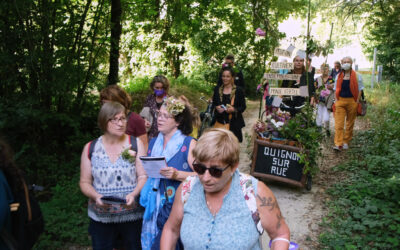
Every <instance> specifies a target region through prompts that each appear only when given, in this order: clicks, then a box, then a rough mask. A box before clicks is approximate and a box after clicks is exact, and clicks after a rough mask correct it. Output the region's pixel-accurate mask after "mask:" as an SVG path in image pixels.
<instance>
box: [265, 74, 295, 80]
mask: <svg viewBox="0 0 400 250" xmlns="http://www.w3.org/2000/svg"><path fill="white" fill-rule="evenodd" d="M300 77H301V74H284V75H281V74H276V73H265V74H264V78H265V79H272V80H292V81H297V80H299V81H300Z"/></svg>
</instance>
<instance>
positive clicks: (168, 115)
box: [156, 111, 174, 120]
mask: <svg viewBox="0 0 400 250" xmlns="http://www.w3.org/2000/svg"><path fill="white" fill-rule="evenodd" d="M156 117H157V119H158V118H162V119H165V120H167V119H168V118H173V117H174V116H172V115H171V114H168V113H161V112H160V111H157V112H156Z"/></svg>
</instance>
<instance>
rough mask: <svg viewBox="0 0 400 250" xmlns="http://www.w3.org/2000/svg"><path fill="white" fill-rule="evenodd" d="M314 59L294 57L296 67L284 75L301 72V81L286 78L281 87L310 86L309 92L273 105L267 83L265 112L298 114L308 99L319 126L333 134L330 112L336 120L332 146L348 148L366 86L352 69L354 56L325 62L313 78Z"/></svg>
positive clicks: (289, 97)
mask: <svg viewBox="0 0 400 250" xmlns="http://www.w3.org/2000/svg"><path fill="white" fill-rule="evenodd" d="M311 61H312V60H311V59H307V68H308V70H306V66H305V59H304V58H302V57H301V56H300V55H296V56H295V57H294V58H293V66H294V68H293V70H291V71H289V72H285V74H300V75H301V77H300V79H299V80H296V81H295V80H283V81H282V83H281V84H280V87H282V88H302V87H303V86H304V87H306V88H307V91H306V92H308V93H307V95H305V96H303V95H301V96H282V104H283V105H281V106H280V107H275V106H273V104H272V100H273V97H271V96H270V94H269V88H270V84H269V82H268V81H265V82H264V86H263V87H264V99H265V105H266V106H265V109H266V113H267V114H270V113H272V112H274V111H276V110H277V109H278V108H280V109H281V110H283V111H288V112H290V115H291V116H295V115H296V114H297V113H299V112H300V111H301V108H302V107H303V106H304V104H305V102H306V100H307V99H308V101H309V103H310V105H312V106H314V107H315V111H316V120H315V122H316V125H317V126H318V127H320V128H321V131H322V130H325V131H326V133H327V135H330V130H329V126H330V124H329V120H330V115H331V112H333V114H334V115H333V117H334V120H335V126H334V127H335V137H334V145H333V149H334V150H337V151H341V150H343V149H348V148H349V143H350V141H351V139H352V136H353V127H354V122H355V119H356V117H357V114H358V113H361V104H360V102H361V96H362V92H363V89H364V85H363V80H362V77H361V75H360V74H357V72H356V71H355V70H353V69H352V64H353V60H352V58H351V57H348V56H346V57H344V58H343V59H342V60H341V62H339V61H336V62H335V63H334V67H333V68H332V69H330V67H329V65H328V64H326V63H323V64H322V65H321V66H320V73H321V75H320V76H318V77H316V78H314V75H315V72H316V69H315V68H314V67H313V66H312V65H311Z"/></svg>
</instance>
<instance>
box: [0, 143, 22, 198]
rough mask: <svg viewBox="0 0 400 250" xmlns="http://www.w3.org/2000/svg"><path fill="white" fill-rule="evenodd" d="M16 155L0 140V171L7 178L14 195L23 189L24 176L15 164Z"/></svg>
mask: <svg viewBox="0 0 400 250" xmlns="http://www.w3.org/2000/svg"><path fill="white" fill-rule="evenodd" d="M13 157H14V153H13V151H12V149H11V147H10V146H9V145H8V144H7V143H6V142H5V141H4V140H3V139H1V138H0V169H1V170H3V173H4V175H5V176H6V179H7V182H8V185H9V186H10V187H11V190H12V191H13V193H18V191H19V190H22V189H23V184H22V180H23V174H22V171H21V170H20V169H19V168H18V167H17V165H16V164H15V162H14V159H13Z"/></svg>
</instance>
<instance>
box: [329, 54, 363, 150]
mask: <svg viewBox="0 0 400 250" xmlns="http://www.w3.org/2000/svg"><path fill="white" fill-rule="evenodd" d="M352 64H353V60H352V59H351V57H349V56H347V57H344V58H343V59H342V71H341V72H340V73H339V74H338V76H337V78H336V84H335V94H336V95H335V97H336V101H335V146H333V149H334V150H338V151H340V150H342V149H348V148H349V142H350V141H351V139H352V137H353V127H354V122H355V120H356V117H357V108H358V103H359V101H360V97H361V90H362V89H363V88H364V86H363V83H362V78H361V76H360V75H357V73H356V72H355V71H354V70H353V69H352Z"/></svg>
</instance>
